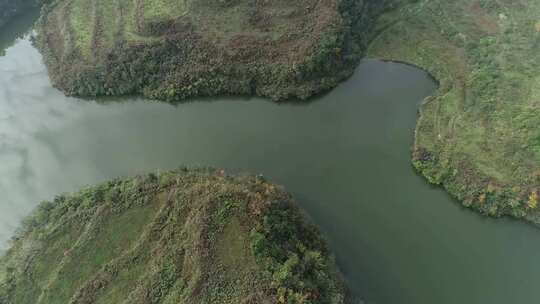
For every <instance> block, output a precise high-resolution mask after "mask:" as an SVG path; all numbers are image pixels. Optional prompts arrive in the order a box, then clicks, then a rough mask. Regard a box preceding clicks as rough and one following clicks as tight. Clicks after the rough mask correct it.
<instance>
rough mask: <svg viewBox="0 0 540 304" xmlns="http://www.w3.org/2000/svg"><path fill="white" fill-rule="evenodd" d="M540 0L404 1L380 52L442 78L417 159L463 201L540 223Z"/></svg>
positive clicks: (381, 25) (384, 28)
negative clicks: (537, 0) (539, 101)
mask: <svg viewBox="0 0 540 304" xmlns="http://www.w3.org/2000/svg"><path fill="white" fill-rule="evenodd" d="M539 13H540V5H539V4H538V3H532V2H523V1H514V2H502V1H482V2H481V1H469V0H461V1H452V2H448V1H438V0H437V1H417V2H415V3H407V2H406V1H403V2H402V4H401V5H400V8H399V9H397V10H393V11H391V12H388V13H386V14H384V15H383V16H382V17H381V18H380V19H379V22H378V31H380V34H379V35H378V37H377V38H376V39H375V40H374V41H373V43H372V44H371V46H370V49H369V51H368V53H369V56H370V57H374V58H380V59H383V60H397V61H402V62H407V63H409V64H413V65H415V66H418V67H420V68H422V69H425V70H427V71H428V72H429V73H431V74H432V75H433V76H434V77H436V78H437V79H438V81H439V83H440V87H439V90H438V92H437V93H436V95H434V96H433V97H431V98H430V99H429V100H427V102H426V103H425V104H423V105H422V107H421V109H420V114H419V119H418V123H417V127H416V131H415V143H414V152H413V163H414V166H415V168H416V169H417V170H418V171H419V172H421V173H422V174H423V175H424V176H425V177H426V178H427V179H428V180H429V181H430V182H431V183H434V184H440V185H442V186H444V188H446V190H447V191H448V192H449V193H451V194H452V195H453V196H455V197H456V198H457V199H458V200H459V201H461V202H462V203H463V205H465V206H467V207H470V208H473V209H475V210H478V211H480V212H481V213H484V214H487V215H490V216H502V215H511V216H514V217H518V218H526V219H528V220H530V221H533V222H536V223H540V212H539V211H538V209H539V208H538V200H539V199H538V195H539V192H538V191H539V190H540V131H539V129H538V125H539V124H540V104H539V103H538V100H539V98H540V82H539V79H540V74H539V73H538V70H539V68H540V53H539V52H538V46H539V43H540V28H539V27H538V24H539V23H538V22H539V21H540V20H538V16H539Z"/></svg>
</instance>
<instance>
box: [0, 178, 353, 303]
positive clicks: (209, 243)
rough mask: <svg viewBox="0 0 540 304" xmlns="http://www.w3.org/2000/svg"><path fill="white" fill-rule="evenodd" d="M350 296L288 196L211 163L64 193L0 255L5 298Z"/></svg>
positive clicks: (287, 299) (293, 299) (335, 299)
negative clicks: (226, 171) (214, 168)
mask: <svg viewBox="0 0 540 304" xmlns="http://www.w3.org/2000/svg"><path fill="white" fill-rule="evenodd" d="M347 302H348V298H347V297H346V292H345V288H344V285H343V283H342V281H341V280H340V277H339V276H338V274H337V272H336V269H335V264H334V261H333V260H332V258H331V257H330V253H329V251H328V248H327V247H326V245H325V242H324V240H323V239H322V238H321V236H320V234H319V232H318V231H317V230H316V228H314V226H312V225H311V224H309V223H308V222H306V220H305V219H304V218H303V216H302V214H301V212H300V211H299V209H298V208H297V207H296V206H295V205H294V204H293V202H292V201H291V198H290V196H289V195H287V194H286V193H285V192H283V191H282V190H281V189H279V188H277V187H276V186H274V185H272V184H270V183H268V182H266V181H265V180H264V179H263V178H261V177H255V176H228V175H225V174H224V173H223V172H220V171H214V170H210V169H208V170H203V169H197V170H187V169H180V170H178V171H175V172H167V173H162V174H149V175H147V176H139V177H136V178H133V179H117V180H113V181H110V182H107V183H104V184H101V185H99V186H96V187H92V188H87V189H83V190H81V191H80V192H78V193H75V194H72V195H62V196H58V197H56V198H55V199H54V201H53V202H45V203H42V204H41V205H40V206H39V208H38V209H37V210H36V211H35V212H34V214H33V215H32V216H31V217H29V218H28V219H27V220H26V222H25V225H24V229H22V230H21V231H20V232H19V233H18V235H17V236H16V237H15V238H14V241H13V246H12V248H11V249H10V250H9V251H8V252H7V254H6V255H5V256H3V257H2V258H0V303H3V304H26V303H28V304H40V303H41V304H55V303H58V304H60V303H61V304H66V303H111V304H119V303H130V304H133V303H145V304H147V303H171V304H172V303H245V304H249V303H253V304H254V303H336V304H339V303H347Z"/></svg>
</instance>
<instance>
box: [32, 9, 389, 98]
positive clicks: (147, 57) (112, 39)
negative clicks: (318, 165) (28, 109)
mask: <svg viewBox="0 0 540 304" xmlns="http://www.w3.org/2000/svg"><path fill="white" fill-rule="evenodd" d="M383 2H384V1H362V0H358V1H357V0H346V1H340V0H322V1H319V0H300V1H287V0H276V1H265V0H257V1H248V0H181V1H171V0H153V1H145V0H137V1H131V0H130V1H128V0H118V1H109V0H93V1H85V0H74V1H66V0H54V1H50V3H48V4H47V5H45V7H44V10H43V14H42V17H41V20H40V22H38V26H37V29H38V32H39V35H38V43H37V45H38V48H39V49H40V50H41V51H42V53H43V54H44V58H45V63H46V65H47V66H48V68H49V74H50V76H51V79H52V82H53V84H54V85H55V86H56V87H58V88H59V89H61V90H62V91H63V92H64V93H65V94H67V95H76V96H102V95H110V96H117V95H126V94H143V95H144V96H146V97H149V98H155V99H161V100H167V101H175V100H182V99H185V98H189V97H193V96H214V95H258V96H265V97H270V98H272V99H274V100H283V99H289V98H300V99H305V98H308V97H310V96H312V95H314V94H317V93H320V92H323V91H326V90H328V89H330V88H333V87H334V86H336V85H337V84H338V83H339V82H340V81H341V80H343V79H345V78H346V77H348V76H350V75H351V74H352V72H353V71H354V69H355V67H356V63H357V62H358V60H359V59H360V55H361V53H362V51H363V50H364V49H365V46H366V44H367V38H366V37H365V33H366V31H367V28H368V27H369V25H370V24H372V22H371V21H372V20H371V17H372V15H374V14H372V12H373V11H375V10H378V9H380V8H382V7H383Z"/></svg>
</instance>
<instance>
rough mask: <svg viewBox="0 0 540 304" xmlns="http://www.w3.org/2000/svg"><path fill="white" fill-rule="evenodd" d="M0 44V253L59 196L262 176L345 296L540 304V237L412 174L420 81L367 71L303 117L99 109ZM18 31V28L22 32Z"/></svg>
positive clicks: (234, 104)
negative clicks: (291, 203)
mask: <svg viewBox="0 0 540 304" xmlns="http://www.w3.org/2000/svg"><path fill="white" fill-rule="evenodd" d="M23 21H24V20H21V22H20V23H21V25H14V26H12V27H11V28H10V29H9V31H8V32H9V33H7V34H3V36H1V35H0V48H5V47H6V46H9V48H7V51H6V54H5V56H3V57H0V194H1V196H0V246H1V247H5V246H6V244H7V240H8V239H9V237H10V236H11V234H12V233H13V231H14V229H15V228H16V227H17V225H18V223H19V222H20V220H21V218H22V217H24V216H25V215H27V214H28V213H29V212H30V211H31V210H32V208H33V207H35V206H36V204H37V203H38V202H39V201H41V200H45V199H51V198H52V197H53V196H54V195H55V194H58V193H60V192H65V191H74V190H76V189H78V188H79V187H81V186H83V185H88V184H94V183H96V182H99V181H104V180H107V179H109V178H112V177H116V176H123V175H131V174H134V173H139V172H145V171H148V170H156V169H167V168H174V167H176V166H179V165H181V164H191V165H193V164H203V165H212V166H216V167H222V168H227V169H228V170H229V171H233V172H237V171H249V172H253V173H264V175H266V176H267V177H269V178H270V179H272V180H273V181H275V182H276V183H279V184H282V185H285V186H286V187H287V189H288V190H289V191H291V192H292V193H293V195H294V196H295V197H296V199H297V201H298V202H299V203H300V204H301V205H302V206H303V207H304V208H305V209H306V210H307V211H308V213H309V214H310V215H311V216H312V217H313V219H314V221H315V222H316V223H317V224H319V225H320V227H321V229H322V230H323V231H324V232H325V233H326V235H327V236H328V239H329V241H330V243H331V246H332V248H333V249H334V251H335V252H336V254H337V257H338V262H339V264H340V266H341V267H342V269H343V271H344V273H345V275H346V277H347V278H348V280H349V281H350V284H351V286H352V288H353V289H354V292H355V293H357V294H359V295H362V296H364V297H365V298H366V300H367V302H368V303H377V304H387V303H388V304H390V303H392V304H401V303H403V304H408V303H422V304H423V303H426V304H429V303H437V304H456V303H460V304H461V303H463V304H497V303H500V304H503V303H504V304H508V303H516V304H521V303H538V301H539V300H540V288H538V283H539V282H540V262H539V261H538V258H537V257H538V254H539V252H540V230H538V229H536V228H533V227H530V226H528V225H526V224H522V223H518V222H514V221H510V220H492V219H486V218H482V217H480V216H477V215H476V214H474V213H473V212H470V211H468V210H465V209H462V208H461V207H459V206H458V205H457V204H456V203H455V202H453V201H452V200H451V199H450V198H449V197H448V196H447V195H446V194H445V193H444V192H443V191H440V190H439V189H434V188H432V187H430V186H428V185H427V184H426V183H425V181H424V180H423V179H422V178H421V177H419V176H417V175H416V174H415V173H414V171H413V170H412V168H411V166H410V161H409V156H410V150H409V147H410V145H411V142H412V132H413V128H414V124H415V118H416V109H417V107H418V105H419V104H420V102H421V101H422V99H423V98H425V97H426V96H428V95H429V94H431V93H432V92H433V91H434V90H435V84H434V83H433V82H432V80H431V79H430V78H429V77H428V76H427V75H426V74H425V73H424V72H422V71H419V70H417V69H414V68H411V67H408V66H404V65H399V64H389V63H382V62H377V61H365V62H364V63H363V64H362V65H361V66H360V67H359V68H358V70H357V72H356V74H355V75H354V76H353V77H352V78H351V79H350V80H349V81H347V82H345V83H344V84H342V85H341V86H339V87H338V88H337V89H336V90H334V91H333V92H331V93H330V94H328V95H326V96H323V97H320V98H318V99H316V100H315V101H313V102H311V103H309V104H305V105H297V104H296V105H294V104H280V105H278V104H275V103H271V102H268V101H266V100H261V99H256V98H252V99H239V98H229V99H226V98H216V99H212V100H205V101H204V102H193V103H187V104H181V105H178V106H172V105H168V104H164V103H157V102H150V101H145V100H142V99H137V98H134V99H131V100H124V101H122V102H110V103H107V104H98V103H96V102H94V101H83V100H79V99H74V98H66V97H64V96H63V95H62V94H61V93H60V92H58V91H56V90H55V89H53V88H52V87H51V84H50V82H49V80H48V78H47V74H46V71H45V67H44V66H43V64H42V61H41V57H40V55H39V53H38V52H37V51H36V50H35V49H34V48H33V47H32V46H31V44H30V42H29V40H28V39H27V38H25V39H18V40H16V41H14V39H15V38H16V37H17V36H18V33H19V32H21V31H23V30H24V29H25V27H24V26H23V25H24V24H25V23H24V22H23ZM26 24H28V22H26Z"/></svg>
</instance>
